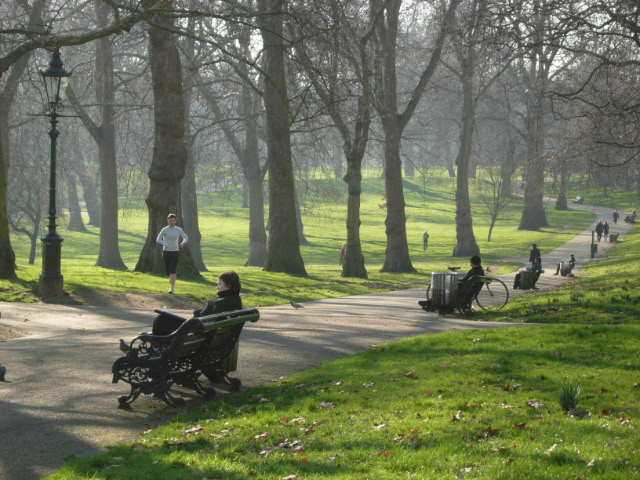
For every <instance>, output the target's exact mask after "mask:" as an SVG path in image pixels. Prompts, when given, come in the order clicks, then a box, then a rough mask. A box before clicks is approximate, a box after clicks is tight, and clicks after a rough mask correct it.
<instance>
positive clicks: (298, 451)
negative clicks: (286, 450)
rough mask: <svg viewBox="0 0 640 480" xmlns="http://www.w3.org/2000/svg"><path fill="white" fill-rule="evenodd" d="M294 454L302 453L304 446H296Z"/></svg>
mask: <svg viewBox="0 0 640 480" xmlns="http://www.w3.org/2000/svg"><path fill="white" fill-rule="evenodd" d="M296 455H304V447H297V448H296Z"/></svg>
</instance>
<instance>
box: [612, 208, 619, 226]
mask: <svg viewBox="0 0 640 480" xmlns="http://www.w3.org/2000/svg"><path fill="white" fill-rule="evenodd" d="M619 218H620V214H619V213H618V210H617V209H616V210H614V211H613V224H614V225H615V224H617V223H618V219H619Z"/></svg>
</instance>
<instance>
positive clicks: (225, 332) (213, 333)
mask: <svg viewBox="0 0 640 480" xmlns="http://www.w3.org/2000/svg"><path fill="white" fill-rule="evenodd" d="M259 318H260V313H259V312H258V310H257V309H256V308H247V309H242V310H234V311H231V312H223V313H216V314H213V315H207V316H205V317H199V320H200V321H201V322H202V325H203V327H204V328H203V331H202V332H201V333H189V334H188V335H187V337H186V338H185V340H184V342H183V344H182V346H181V348H180V350H179V351H178V357H184V356H188V355H191V354H193V353H198V354H202V353H203V350H220V349H222V347H223V346H225V345H228V344H231V346H230V348H229V350H231V349H232V348H233V344H234V343H235V340H237V338H236V339H235V340H234V337H237V336H239V335H240V332H241V331H242V327H243V326H244V324H245V322H256V321H257V320H258V319H259ZM227 353H228V352H227ZM223 356H226V355H223Z"/></svg>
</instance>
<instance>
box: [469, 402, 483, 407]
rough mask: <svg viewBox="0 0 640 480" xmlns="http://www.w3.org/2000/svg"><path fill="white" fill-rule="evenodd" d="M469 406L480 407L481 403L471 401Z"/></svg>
mask: <svg viewBox="0 0 640 480" xmlns="http://www.w3.org/2000/svg"><path fill="white" fill-rule="evenodd" d="M469 406H470V407H471V408H482V404H481V403H472V404H471V405H469Z"/></svg>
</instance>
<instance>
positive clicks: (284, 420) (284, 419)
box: [278, 417, 288, 425]
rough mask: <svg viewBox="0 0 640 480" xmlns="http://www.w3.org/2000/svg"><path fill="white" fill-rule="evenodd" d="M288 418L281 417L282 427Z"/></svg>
mask: <svg viewBox="0 0 640 480" xmlns="http://www.w3.org/2000/svg"><path fill="white" fill-rule="evenodd" d="M287 421H288V420H287V417H280V420H278V422H280V425H284V424H285V423H287Z"/></svg>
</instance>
